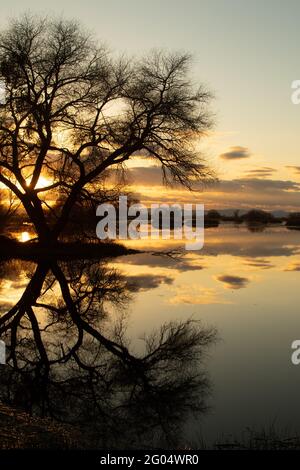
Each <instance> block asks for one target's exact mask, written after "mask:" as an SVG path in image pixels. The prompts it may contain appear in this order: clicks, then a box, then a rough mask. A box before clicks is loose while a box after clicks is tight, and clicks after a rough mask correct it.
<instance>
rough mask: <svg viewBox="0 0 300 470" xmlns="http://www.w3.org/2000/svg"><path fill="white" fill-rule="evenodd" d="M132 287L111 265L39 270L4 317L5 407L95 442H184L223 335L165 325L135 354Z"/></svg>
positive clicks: (188, 325)
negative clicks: (207, 363)
mask: <svg viewBox="0 0 300 470" xmlns="http://www.w3.org/2000/svg"><path fill="white" fill-rule="evenodd" d="M131 290H132V286H130V288H128V287H127V282H126V279H124V278H123V277H122V276H120V274H119V273H118V272H117V271H116V270H114V269H109V268H108V267H107V266H105V265H104V263H99V262H94V261H86V260H78V261H76V262H72V263H65V262H64V263H62V262H60V263H58V262H57V261H56V260H48V261H47V262H44V263H40V264H38V265H36V266H35V268H34V272H32V274H31V279H30V281H29V282H28V285H27V287H26V289H25V290H24V292H23V295H22V296H21V298H20V300H19V301H18V302H17V303H16V305H14V306H13V307H12V308H11V309H10V310H8V311H6V312H5V313H3V314H2V316H1V319H0V333H1V336H2V338H3V339H5V341H6V344H7V345H8V353H9V355H8V366H6V368H5V370H4V371H3V373H2V374H1V377H0V381H1V392H0V394H1V395H0V396H1V399H2V401H5V402H6V403H8V404H10V405H12V406H17V407H21V408H22V409H24V410H26V411H28V412H30V413H32V414H34V415H38V416H50V417H52V418H53V419H55V420H57V421H61V422H65V423H70V424H73V425H77V426H80V428H82V429H84V430H85V435H86V436H89V439H90V441H91V443H92V445H98V446H99V445H101V446H106V445H107V446H108V447H111V446H123V447H124V446H138V445H141V444H142V443H144V445H146V444H149V445H151V443H153V442H154V441H155V440H157V439H159V440H160V445H162V443H163V445H174V443H175V444H176V437H177V436H178V433H179V431H180V428H181V426H182V424H183V423H184V421H185V419H186V416H187V414H188V413H190V412H191V411H194V412H197V413H200V412H203V411H205V409H206V405H205V398H206V396H207V393H208V392H209V381H208V378H207V375H206V373H205V371H203V370H202V369H201V364H202V360H203V358H204V356H205V352H206V350H207V348H208V346H209V345H210V344H211V343H212V342H213V341H214V340H215V331H214V330H212V329H205V328H202V327H200V326H199V324H198V323H196V322H194V321H191V320H190V321H186V322H182V323H170V324H165V325H163V326H161V328H159V329H158V330H157V331H156V332H154V333H152V334H151V335H149V336H147V337H145V338H144V347H143V351H142V352H141V353H140V354H139V355H137V354H133V353H132V347H131V346H130V342H129V340H128V338H127V337H126V315H125V314H124V312H125V311H126V305H127V304H128V302H129V301H130V295H131V294H130V291H131Z"/></svg>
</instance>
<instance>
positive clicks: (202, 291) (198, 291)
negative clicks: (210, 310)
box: [168, 284, 231, 305]
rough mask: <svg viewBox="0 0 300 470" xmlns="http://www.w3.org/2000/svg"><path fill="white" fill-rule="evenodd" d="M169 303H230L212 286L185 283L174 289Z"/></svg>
mask: <svg viewBox="0 0 300 470" xmlns="http://www.w3.org/2000/svg"><path fill="white" fill-rule="evenodd" d="M168 303H170V304H172V305H177V304H192V305H209V304H228V303H231V302H229V301H228V300H225V299H222V298H221V297H220V295H219V294H218V292H217V291H216V290H215V289H212V288H205V287H199V285H195V284H191V285H190V284H184V285H181V286H178V287H176V289H174V296H172V297H170V298H169V299H168Z"/></svg>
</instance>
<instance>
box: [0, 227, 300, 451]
mask: <svg viewBox="0 0 300 470" xmlns="http://www.w3.org/2000/svg"><path fill="white" fill-rule="evenodd" d="M20 237H21V239H24V240H26V239H27V238H28V236H27V234H23V235H22V234H21V235H20ZM127 244H128V246H134V247H135V248H138V249H140V250H144V251H143V252H142V253H140V254H136V255H130V256H124V257H121V258H118V259H116V260H114V261H113V262H111V263H110V264H111V265H112V266H114V267H117V268H118V270H120V271H121V272H122V273H123V274H124V276H125V277H126V279H127V281H128V282H129V283H131V284H132V286H134V288H133V289H132V290H133V291H134V296H133V299H132V301H131V302H130V304H129V306H128V314H127V315H128V317H127V323H128V333H129V336H130V338H131V341H132V347H133V349H134V351H135V352H137V353H138V352H139V351H140V350H141V349H142V348H143V347H144V346H143V344H144V343H143V341H142V340H141V338H142V337H143V336H144V334H145V333H150V332H151V331H152V330H154V329H157V328H159V327H160V326H161V325H162V324H163V323H166V322H169V321H173V320H183V321H185V320H187V319H189V318H191V317H192V318H194V319H196V320H201V322H202V323H203V325H205V326H206V325H208V326H213V327H216V328H217V331H218V337H219V340H218V342H217V343H216V345H213V346H212V347H211V348H210V349H209V354H208V357H207V359H206V367H207V370H208V371H209V374H210V378H211V383H212V393H211V395H210V398H209V403H208V404H209V406H210V411H209V413H208V414H206V415H205V416H202V417H201V418H199V419H194V418H191V419H190V421H189V422H188V424H187V426H186V436H187V439H188V440H197V439H198V437H200V436H202V437H204V439H205V440H206V441H207V442H210V441H212V440H214V439H216V438H218V437H220V436H222V435H227V436H228V435H233V436H240V435H241V432H242V431H244V430H245V429H247V428H252V429H256V430H261V429H262V428H268V427H270V426H272V425H274V426H275V427H276V428H277V429H278V430H284V429H287V430H288V431H289V432H290V433H292V432H294V431H298V432H299V431H300V400H299V390H300V366H298V367H297V366H294V365H292V363H291V343H292V341H293V340H295V339H300V312H299V299H300V232H299V231H293V230H287V229H286V228H284V227H267V228H265V229H264V230H263V231H250V230H248V229H247V228H246V227H242V226H239V227H234V226H230V225H227V226H226V225H223V226H220V227H219V228H213V229H207V230H206V231H205V247H204V249H203V250H201V251H199V252H193V251H189V252H188V251H184V249H183V248H182V246H180V244H179V242H178V241H176V242H175V241H166V240H156V241H152V242H150V241H148V240H139V241H129V242H127ZM161 251H164V252H165V254H158V252H161ZM166 252H168V253H166ZM170 252H171V255H170ZM25 265H26V263H24V262H17V264H15V265H14V269H11V270H10V271H8V270H6V271H5V272H2V273H1V276H2V281H1V284H0V302H1V305H2V310H3V309H5V308H9V307H10V306H12V305H14V304H15V303H16V302H17V301H18V299H19V297H20V295H21V294H22V292H23V291H24V288H25V287H26V285H27V284H28V277H27V276H28V269H27V268H28V263H27V265H26V266H27V267H26V269H23V268H24V266H25Z"/></svg>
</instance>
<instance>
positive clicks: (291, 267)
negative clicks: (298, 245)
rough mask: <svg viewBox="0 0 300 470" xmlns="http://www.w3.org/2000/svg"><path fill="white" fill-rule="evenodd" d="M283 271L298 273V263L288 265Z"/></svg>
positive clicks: (299, 265) (299, 264)
mask: <svg viewBox="0 0 300 470" xmlns="http://www.w3.org/2000/svg"><path fill="white" fill-rule="evenodd" d="M284 271H300V262H294V263H291V264H289V265H288V266H287V267H286V268H285V269H284Z"/></svg>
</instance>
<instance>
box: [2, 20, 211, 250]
mask: <svg viewBox="0 0 300 470" xmlns="http://www.w3.org/2000/svg"><path fill="white" fill-rule="evenodd" d="M189 62H190V58H189V56H188V55H182V54H164V53H162V52H153V53H151V54H149V55H148V56H146V57H145V58H143V59H140V60H125V59H124V58H121V59H115V58H113V57H112V56H111V55H110V54H109V52H108V50H107V49H106V48H105V47H104V46H102V45H100V46H98V45H97V44H96V43H95V41H93V39H92V38H91V37H90V36H89V35H88V34H86V33H85V32H84V31H83V30H82V29H81V28H80V27H79V26H78V24H77V23H75V22H72V21H62V20H59V21H55V20H49V19H37V18H33V17H30V16H25V17H23V18H21V19H20V20H15V21H13V22H12V23H11V25H10V26H9V28H8V29H7V30H6V31H4V32H3V33H2V34H1V36H0V83H1V87H2V89H3V90H4V97H5V98H4V103H3V104H2V105H1V107H0V182H1V183H3V184H4V185H5V186H6V187H7V188H9V189H10V190H11V191H12V192H13V194H14V195H15V196H16V197H17V198H18V199H19V201H20V202H21V203H22V205H23V207H24V209H25V211H26V212H27V214H28V216H29V218H30V219H31V221H32V223H33V224H34V227H35V230H36V232H37V234H38V237H39V239H40V240H41V241H42V242H50V241H51V240H52V241H55V240H57V239H58V237H59V236H60V234H61V233H62V231H63V229H64V228H65V226H66V225H67V223H68V219H69V216H70V213H71V211H72V208H73V207H74V204H75V203H76V202H77V201H78V200H80V199H91V198H92V197H93V198H94V199H96V198H97V195H98V193H99V192H100V191H101V189H99V188H102V186H103V182H104V181H105V178H106V177H107V172H108V170H111V169H120V168H122V167H123V166H124V164H125V163H126V162H127V161H128V160H129V159H130V157H132V156H133V155H134V154H136V153H137V152H142V153H143V155H144V156H145V157H147V158H153V159H155V160H156V161H157V162H159V163H160V165H161V167H162V171H163V176H164V179H165V181H166V182H171V181H176V182H179V183H181V184H183V185H185V186H187V187H190V185H191V184H192V183H193V181H195V180H197V181H199V180H200V181H203V180H207V179H210V178H212V173H211V171H210V170H209V168H208V167H207V166H206V164H205V162H204V160H203V158H202V157H201V155H200V154H199V152H198V151H196V150H195V149H194V147H193V142H194V141H195V139H199V137H201V136H203V135H204V134H205V133H206V132H207V130H208V129H209V128H210V126H211V119H210V116H209V113H208V110H207V105H208V103H209V101H210V98H211V95H210V93H209V92H207V91H206V90H205V89H204V88H203V87H200V88H199V89H195V87H194V86H193V84H192V83H191V81H190V80H189V79H188V77H187V72H188V67H189ZM41 176H44V177H47V178H48V180H49V184H46V185H44V186H43V187H41V185H40V184H39V182H40V181H41ZM56 191H59V193H60V194H63V196H64V198H63V201H64V203H63V205H62V208H61V210H60V211H59V212H56V213H55V214H54V215H55V222H54V223H49V220H48V216H47V213H48V211H47V207H48V206H49V204H48V202H49V201H48V199H49V197H50V195H51V193H52V194H53V192H54V194H55V192H56Z"/></svg>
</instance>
